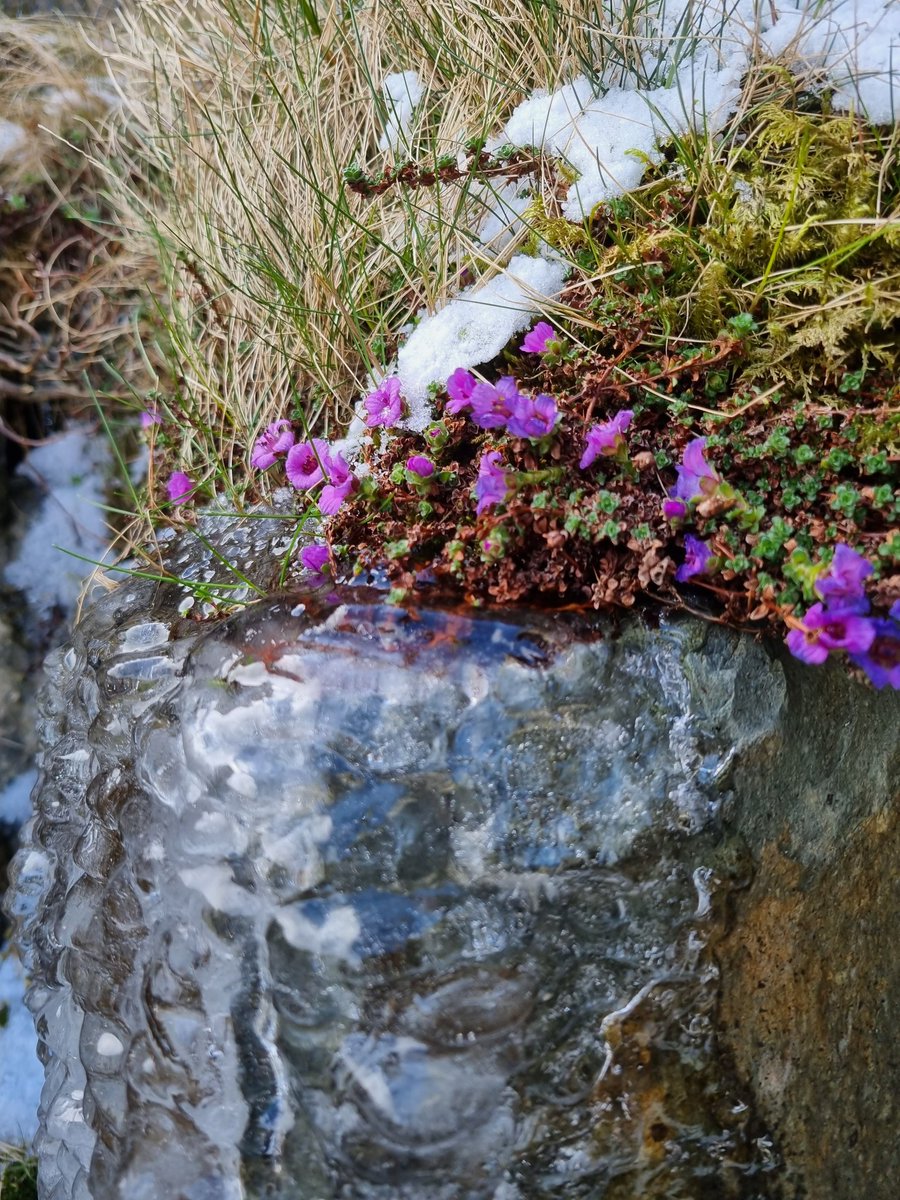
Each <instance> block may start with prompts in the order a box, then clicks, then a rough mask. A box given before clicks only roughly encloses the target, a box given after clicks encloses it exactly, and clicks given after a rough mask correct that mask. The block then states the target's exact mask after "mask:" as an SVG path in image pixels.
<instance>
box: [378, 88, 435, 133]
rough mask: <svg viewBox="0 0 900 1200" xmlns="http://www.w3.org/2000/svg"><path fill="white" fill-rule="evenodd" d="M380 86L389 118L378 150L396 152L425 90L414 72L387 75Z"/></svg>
mask: <svg viewBox="0 0 900 1200" xmlns="http://www.w3.org/2000/svg"><path fill="white" fill-rule="evenodd" d="M381 86H382V90H383V92H384V101H385V104H386V105H387V107H388V113H389V116H388V121H387V125H386V126H385V129H384V133H383V134H382V135H381V137H380V139H379V141H378V149H379V150H396V149H397V148H398V147H399V146H401V145H403V144H405V143H406V141H407V138H408V136H409V131H410V128H411V127H412V119H413V113H414V112H415V110H416V108H417V107H418V106H419V104H420V103H421V101H422V97H423V96H424V94H425V89H424V88H423V87H422V81H421V79H420V78H419V76H418V74H417V72H415V71H399V72H398V73H397V74H395V75H388V76H387V77H386V79H385V81H384V83H383V84H382V85H381Z"/></svg>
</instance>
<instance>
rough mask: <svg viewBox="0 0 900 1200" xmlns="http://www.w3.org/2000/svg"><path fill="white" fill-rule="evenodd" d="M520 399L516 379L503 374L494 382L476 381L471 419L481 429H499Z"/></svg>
mask: <svg viewBox="0 0 900 1200" xmlns="http://www.w3.org/2000/svg"><path fill="white" fill-rule="evenodd" d="M520 399H521V396H520V395H519V389H518V388H517V387H516V381H515V380H514V379H513V377H512V376H511V375H504V377H503V378H502V379H498V380H497V382H496V384H494V383H477V384H476V385H475V387H474V389H473V391H472V397H471V401H470V403H471V405H472V420H473V421H474V422H475V424H476V425H479V426H480V427H481V428H482V429H499V428H500V426H501V425H505V424H506V422H507V421H508V420H509V419H510V417H511V416H512V415H513V411H514V408H515V405H516V403H517V402H518V401H519V400H520Z"/></svg>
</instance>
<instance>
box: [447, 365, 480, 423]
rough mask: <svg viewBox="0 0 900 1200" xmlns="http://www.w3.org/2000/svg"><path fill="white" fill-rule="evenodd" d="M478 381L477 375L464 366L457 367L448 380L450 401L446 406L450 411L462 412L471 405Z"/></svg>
mask: <svg viewBox="0 0 900 1200" xmlns="http://www.w3.org/2000/svg"><path fill="white" fill-rule="evenodd" d="M477 384H478V381H477V380H476V378H475V376H474V375H473V374H472V373H471V372H470V371H466V370H465V369H464V368H463V367H457V368H456V370H455V371H454V372H453V374H452V375H451V376H450V378H449V379H448V380H447V395H448V396H449V397H450V401H449V403H448V404H447V406H446V411H447V412H448V413H454V414H455V413H460V412H462V411H463V410H464V409H466V408H468V407H469V404H470V401H471V399H472V393H473V392H474V390H475V388H476V386H477Z"/></svg>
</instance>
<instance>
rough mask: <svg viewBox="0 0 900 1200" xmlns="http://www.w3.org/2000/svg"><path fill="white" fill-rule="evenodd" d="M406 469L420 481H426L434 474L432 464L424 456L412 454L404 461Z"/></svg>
mask: <svg viewBox="0 0 900 1200" xmlns="http://www.w3.org/2000/svg"><path fill="white" fill-rule="evenodd" d="M406 469H407V471H410V472H412V474H413V475H418V476H419V478H420V479H428V478H429V477H430V476H431V475H433V474H434V463H433V462H432V461H431V459H430V458H426V457H425V455H424V454H413V455H412V456H411V457H410V458H408V459H407V460H406Z"/></svg>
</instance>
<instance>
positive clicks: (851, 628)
mask: <svg viewBox="0 0 900 1200" xmlns="http://www.w3.org/2000/svg"><path fill="white" fill-rule="evenodd" d="M803 624H804V625H805V626H806V628H807V629H814V630H818V633H819V641H820V642H821V643H822V644H823V646H825V647H826V648H827V649H828V650H846V651H847V653H848V654H865V652H866V651H867V650H868V649H869V647H870V646H871V645H872V642H873V641H874V640H875V625H874V622H873V621H872V620H871V619H870V618H869V617H861V616H860V615H859V613H857V612H855V611H854V610H853V609H845V610H843V611H839V610H837V609H827V608H825V607H824V605H822V604H814V605H813V606H812V608H811V609H810V610H809V611H808V612H807V613H806V615H805V616H804V618H803Z"/></svg>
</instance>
